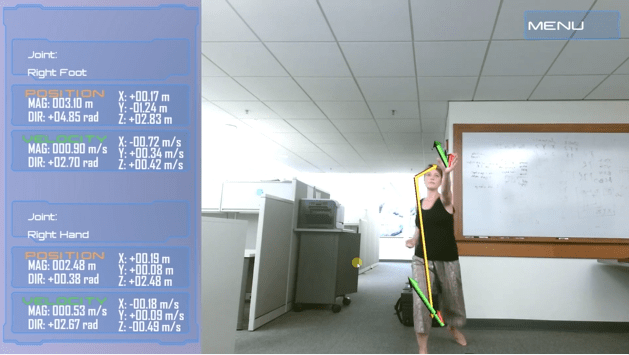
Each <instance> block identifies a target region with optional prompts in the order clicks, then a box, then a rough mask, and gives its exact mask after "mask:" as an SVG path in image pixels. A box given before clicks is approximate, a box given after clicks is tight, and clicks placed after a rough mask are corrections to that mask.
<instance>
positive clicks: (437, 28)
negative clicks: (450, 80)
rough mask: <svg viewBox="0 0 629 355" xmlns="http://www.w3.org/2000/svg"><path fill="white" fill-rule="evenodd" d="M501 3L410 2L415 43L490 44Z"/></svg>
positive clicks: (478, 0)
mask: <svg viewBox="0 0 629 355" xmlns="http://www.w3.org/2000/svg"><path fill="white" fill-rule="evenodd" d="M499 4H500V0H476V1H456V0H450V1H444V0H411V11H412V15H413V31H414V33H415V40H416V41H426V40H428V41H443V40H478V39H480V40H488V39H489V37H490V36H491V31H492V29H493V27H494V21H495V19H496V13H497V12H498V5H499Z"/></svg>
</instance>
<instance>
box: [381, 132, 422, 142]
mask: <svg viewBox="0 0 629 355" xmlns="http://www.w3.org/2000/svg"><path fill="white" fill-rule="evenodd" d="M383 134H384V141H385V142H386V143H387V144H415V143H416V142H421V139H422V136H421V134H420V133H406V132H404V133H400V132H387V133H383Z"/></svg>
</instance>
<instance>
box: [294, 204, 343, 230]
mask: <svg viewBox="0 0 629 355" xmlns="http://www.w3.org/2000/svg"><path fill="white" fill-rule="evenodd" d="M344 214H345V207H344V206H341V204H340V203H338V202H337V201H335V200H328V199H308V198H302V199H300V200H299V215H298V217H297V228H306V229H343V219H344Z"/></svg>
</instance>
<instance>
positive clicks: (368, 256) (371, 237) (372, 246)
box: [358, 215, 380, 273]
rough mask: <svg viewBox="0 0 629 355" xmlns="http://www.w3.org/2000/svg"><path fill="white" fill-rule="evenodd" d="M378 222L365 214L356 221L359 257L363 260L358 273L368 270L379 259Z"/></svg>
mask: <svg viewBox="0 0 629 355" xmlns="http://www.w3.org/2000/svg"><path fill="white" fill-rule="evenodd" d="M379 228H380V224H379V223H378V221H377V219H376V218H374V217H373V216H370V215H367V216H366V218H361V219H360V220H359V221H358V231H359V232H360V235H361V242H360V258H361V260H362V262H363V264H362V266H361V267H360V270H359V273H363V272H365V271H369V270H371V269H373V268H374V267H376V266H378V262H379V260H380V230H379Z"/></svg>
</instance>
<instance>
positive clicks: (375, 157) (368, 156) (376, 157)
mask: <svg viewBox="0 0 629 355" xmlns="http://www.w3.org/2000/svg"><path fill="white" fill-rule="evenodd" d="M360 156H361V157H363V159H364V160H365V162H366V163H367V164H370V165H371V163H373V162H374V161H381V160H387V161H389V160H391V153H389V152H388V151H386V150H382V151H377V152H371V153H361V154H360ZM370 162H371V163H370Z"/></svg>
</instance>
